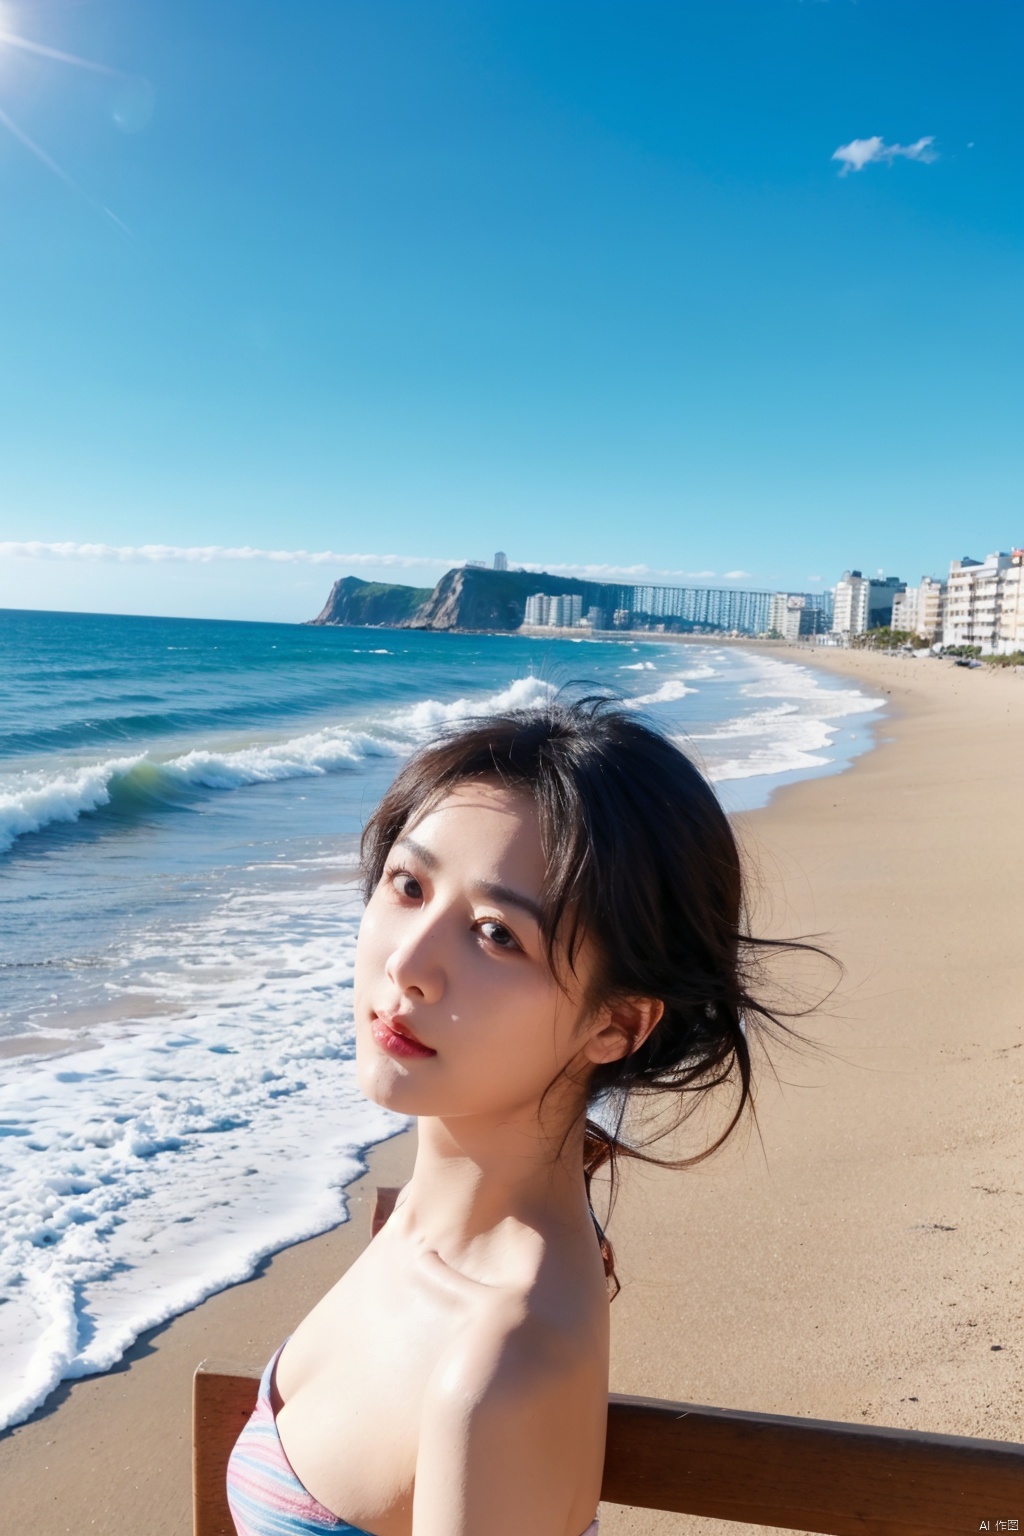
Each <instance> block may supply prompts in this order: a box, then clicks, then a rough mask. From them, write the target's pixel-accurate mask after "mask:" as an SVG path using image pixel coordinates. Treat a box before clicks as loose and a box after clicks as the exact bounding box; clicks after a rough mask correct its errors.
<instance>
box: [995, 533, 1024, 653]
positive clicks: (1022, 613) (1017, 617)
mask: <svg viewBox="0 0 1024 1536" xmlns="http://www.w3.org/2000/svg"><path fill="white" fill-rule="evenodd" d="M1000 585H1001V587H1002V591H1001V593H1000V603H999V635H998V640H997V645H996V649H997V650H998V651H999V652H1001V654H1002V655H1004V656H1010V655H1012V654H1013V653H1014V652H1015V651H1024V549H1014V550H1011V552H1010V563H1009V565H1008V566H1007V567H1006V569H1005V570H1004V571H1003V574H1002V581H1001V583H1000Z"/></svg>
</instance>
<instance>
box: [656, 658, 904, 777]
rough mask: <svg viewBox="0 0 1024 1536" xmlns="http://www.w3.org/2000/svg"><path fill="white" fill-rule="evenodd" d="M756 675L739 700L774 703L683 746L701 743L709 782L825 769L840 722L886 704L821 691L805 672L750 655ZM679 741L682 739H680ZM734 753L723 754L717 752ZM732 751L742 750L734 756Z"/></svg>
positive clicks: (853, 693) (851, 692)
mask: <svg viewBox="0 0 1024 1536" xmlns="http://www.w3.org/2000/svg"><path fill="white" fill-rule="evenodd" d="M747 659H749V660H750V661H751V662H752V663H754V665H755V666H756V669H757V671H758V672H759V673H760V676H759V677H758V678H757V680H756V681H754V682H751V683H745V684H743V686H742V687H741V688H740V690H739V691H740V695H741V696H742V697H744V698H749V699H778V700H779V701H780V702H779V703H777V704H774V705H771V706H769V707H768V708H766V709H760V710H753V711H752V712H751V713H750V714H741V715H736V716H734V717H732V718H731V719H729V720H726V721H724V722H723V723H722V724H721V725H717V726H715V727H713V728H712V729H711V730H709V731H703V732H693V733H692V734H690V735H689V736H688V737H687V738H686V739H685V743H684V744H688V743H690V742H701V743H703V744H705V745H704V746H703V748H702V755H703V758H704V766H705V769H706V771H707V775H708V777H709V778H710V779H711V780H712V781H713V782H714V783H723V782H726V781H727V780H730V779H750V778H758V777H761V776H771V775H777V774H783V773H799V772H801V771H806V770H811V769H814V768H820V767H825V766H826V765H827V764H828V763H829V762H830V761H831V758H830V757H829V756H828V755H827V752H828V748H829V747H831V745H832V743H833V741H834V739H835V737H836V735H837V734H838V732H839V731H840V730H841V728H842V726H843V723H844V722H845V721H846V720H847V719H849V717H851V716H854V715H862V714H870V713H872V712H873V711H874V710H877V709H881V708H883V707H884V705H885V700H884V699H878V698H872V697H870V695H868V694H865V693H862V692H861V691H860V689H858V688H851V687H842V688H835V687H827V686H823V685H822V683H821V681H820V680H819V678H818V677H817V676H816V675H815V674H814V673H813V672H812V671H811V670H810V669H809V668H807V667H803V666H799V665H796V664H795V663H793V662H780V661H776V660H775V659H774V657H764V656H750V657H748V658H747ZM679 739H680V741H681V742H683V738H679ZM725 744H728V745H729V746H731V747H732V748H733V750H732V751H731V752H729V753H728V754H726V753H725V752H724V751H723V750H722V747H724V746H725ZM736 748H742V750H740V751H737V750H735V749H736Z"/></svg>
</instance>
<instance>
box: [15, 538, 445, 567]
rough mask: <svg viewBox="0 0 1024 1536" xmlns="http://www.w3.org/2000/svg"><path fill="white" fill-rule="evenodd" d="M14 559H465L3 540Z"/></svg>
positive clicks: (402, 563)
mask: <svg viewBox="0 0 1024 1536" xmlns="http://www.w3.org/2000/svg"><path fill="white" fill-rule="evenodd" d="M4 557H6V558H8V559H15V560H103V561H112V562H115V563H118V564H131V565H161V564H164V563H167V562H184V563H186V564H190V565H209V564H211V563H212V562H214V561H218V560H271V561H277V562H280V563H282V564H290V565H347V566H352V565H354V566H367V565H369V566H378V567H379V566H385V567H391V568H392V569H395V570H417V569H420V568H422V567H429V568H431V569H433V568H440V569H441V570H447V569H449V568H450V567H451V566H453V565H461V564H462V561H461V560H445V559H444V558H442V557H441V556H439V555H344V554H339V553H338V552H337V551H336V550H333V549H318V550H308V549H255V548H253V547H252V546H251V545H248V544H244V545H239V546H232V545H226V544H196V545H185V546H183V545H179V544H77V543H71V542H68V543H55V544H45V543H42V542H39V541H37V540H30V541H28V542H26V543H6V544H5V543H0V559H3V558H4Z"/></svg>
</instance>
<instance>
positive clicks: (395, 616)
mask: <svg viewBox="0 0 1024 1536" xmlns="http://www.w3.org/2000/svg"><path fill="white" fill-rule="evenodd" d="M432 595H433V594H432V593H431V590H430V588H429V587H400V586H392V585H391V583H390V582H385V581H361V580H360V579H359V577H358V576H343V577H342V579H341V580H340V581H336V582H335V583H334V586H333V587H332V588H331V595H330V597H329V598H328V599H327V602H326V603H325V604H324V608H323V612H322V613H319V614H318V615H317V617H316V618H315V619H308V620H307V623H309V624H384V625H387V626H388V627H390V628H397V626H398V625H399V624H403V623H405V622H406V621H407V620H408V619H409V618H411V616H412V615H413V614H414V613H415V612H416V610H417V609H418V608H420V607H422V606H423V604H424V603H425V602H426V600H427V599H428V598H429V597H431V596H432Z"/></svg>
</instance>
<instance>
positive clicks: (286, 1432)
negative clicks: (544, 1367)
mask: <svg viewBox="0 0 1024 1536" xmlns="http://www.w3.org/2000/svg"><path fill="white" fill-rule="evenodd" d="M473 1319H474V1312H473V1303H472V1301H471V1300H470V1299H467V1298H464V1297H463V1298H460V1297H458V1296H451V1295H445V1294H443V1293H440V1294H439V1293H437V1292H436V1291H435V1290H433V1289H431V1288H430V1287H425V1286H423V1285H422V1284H420V1283H417V1281H416V1279H415V1277H414V1276H412V1275H411V1274H410V1273H409V1272H408V1270H407V1268H406V1267H405V1266H404V1265H402V1264H401V1263H400V1262H396V1256H395V1255H394V1254H388V1253H386V1252H385V1250H384V1245H383V1244H381V1245H380V1246H379V1247H378V1244H376V1243H375V1244H374V1245H373V1246H372V1247H371V1248H370V1249H367V1250H366V1253H365V1254H364V1255H362V1256H361V1258H360V1260H358V1261H357V1263H356V1264H354V1265H353V1266H352V1268H351V1269H350V1270H349V1271H348V1272H347V1273H346V1274H345V1275H344V1276H343V1277H342V1279H341V1280H340V1281H339V1283H338V1284H337V1285H336V1286H335V1287H334V1289H333V1290H332V1291H331V1292H329V1293H328V1295H327V1296H326V1297H325V1298H324V1299H323V1301H322V1302H320V1303H319V1305H318V1306H317V1307H316V1308H314V1310H313V1311H312V1312H311V1313H310V1314H309V1316H308V1317H307V1318H306V1319H305V1320H304V1321H303V1322H302V1323H301V1324H300V1326H299V1328H298V1329H297V1330H296V1332H295V1333H294V1334H293V1335H292V1337H291V1339H290V1340H289V1341H288V1344H287V1346H286V1347H285V1349H284V1351H283V1352H282V1354H281V1357H280V1360H279V1362H278V1368H277V1373H276V1382H275V1386H276V1392H275V1403H274V1406H275V1407H276V1408H277V1409H278V1412H277V1427H278V1432H279V1434H280V1437H281V1443H282V1445H283V1446H284V1449H285V1452H286V1454H287V1456H288V1459H289V1461H290V1463H291V1465H292V1468H293V1469H294V1471H295V1474H296V1476H297V1477H298V1479H299V1481H300V1482H301V1483H302V1484H303V1485H304V1487H305V1488H306V1489H308V1491H309V1492H310V1493H311V1494H312V1495H313V1496H314V1498H316V1499H317V1500H318V1501H319V1502H320V1503H321V1504H323V1505H324V1506H325V1507H326V1508H327V1509H330V1510H332V1511H333V1512H334V1513H335V1514H336V1515H340V1516H342V1517H343V1518H344V1519H345V1520H348V1521H349V1522H351V1523H352V1524H353V1525H357V1526H366V1527H367V1528H369V1529H370V1530H373V1531H374V1532H378V1533H379V1536H408V1533H409V1531H410V1529H411V1522H412V1490H413V1483H414V1478H415V1472H416V1456H417V1451H418V1446H419V1429H420V1423H421V1418H422V1411H423V1400H424V1397H425V1395H426V1392H427V1388H428V1385H429V1383H430V1380H431V1376H432V1374H433V1372H434V1371H435V1370H436V1368H437V1365H438V1362H439V1360H441V1359H442V1358H443V1356H444V1354H445V1352H446V1350H447V1349H448V1348H449V1346H450V1345H452V1344H453V1343H454V1342H455V1340H456V1339H457V1337H458V1335H459V1333H460V1332H461V1331H462V1330H463V1329H465V1328H467V1327H469V1326H472V1323H473Z"/></svg>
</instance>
